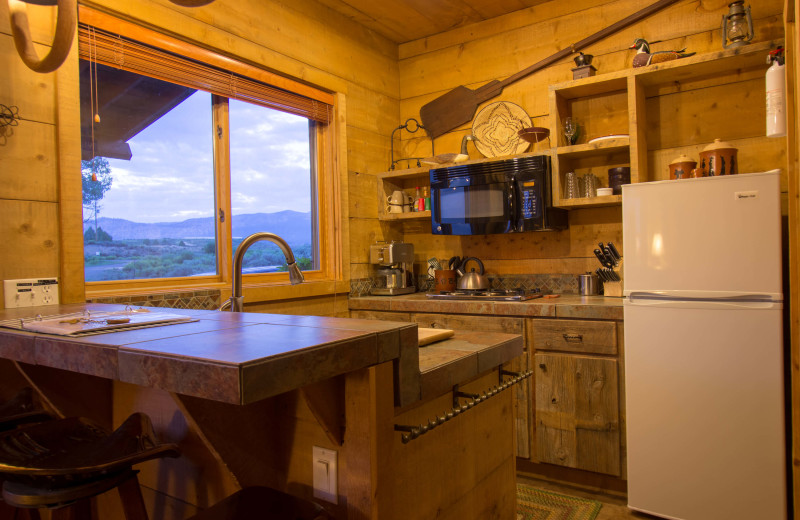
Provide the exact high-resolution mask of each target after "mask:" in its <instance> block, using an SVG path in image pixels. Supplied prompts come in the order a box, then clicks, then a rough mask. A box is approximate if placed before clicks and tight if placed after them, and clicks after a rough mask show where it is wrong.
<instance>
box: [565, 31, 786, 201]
mask: <svg viewBox="0 0 800 520" xmlns="http://www.w3.org/2000/svg"><path fill="white" fill-rule="evenodd" d="M782 44H783V41H782V40H773V41H764V42H757V43H753V44H750V45H746V46H744V47H738V48H734V49H725V50H721V51H718V52H710V53H706V54H702V55H699V56H690V57H688V58H683V59H679V60H675V61H669V62H664V63H658V64H655V65H649V66H647V67H640V68H630V69H625V70H620V71H616V72H611V73H608V74H602V75H599V76H593V77H590V78H583V79H577V80H572V81H566V82H563V83H558V84H555V85H551V86H550V89H549V94H550V119H549V124H550V135H551V138H553V139H554V140H555V141H556V142H558V143H559V144H560V145H561V146H558V147H557V148H555V150H554V153H552V156H553V163H552V190H553V193H552V197H553V205H554V206H556V207H561V208H567V209H577V208H591V207H597V206H609V205H615V204H621V203H622V197H621V196H620V195H614V196H612V197H602V198H601V199H602V202H598V198H579V199H565V198H563V197H562V193H563V188H562V186H563V183H564V179H565V176H566V174H567V172H570V171H574V172H576V173H577V174H578V175H581V174H586V173H592V174H594V175H596V176H597V177H598V178H599V179H600V185H601V186H607V181H608V177H607V171H608V169H610V168H614V167H618V166H630V169H631V183H638V182H645V181H648V180H660V179H663V178H665V175H667V174H666V173H665V172H666V165H667V164H668V162H669V161H670V160H671V159H673V158H674V157H673V155H674V156H677V155H680V154H681V153H687V154H689V155H694V156H697V155H698V154H699V150H701V149H702V148H703V147H704V146H705V145H707V144H709V143H711V142H712V141H713V140H714V138H721V139H724V140H727V141H729V142H736V144H737V147H739V149H740V152H741V151H744V153H740V155H739V163H740V165H741V163H742V160H743V157H742V155H745V157H744V160H745V161H747V160H748V157H749V156H752V157H751V158H750V163H751V167H750V168H748V169H750V170H752V171H757V170H765V169H770V167H767V166H769V165H768V164H760V163H759V160H761V161H762V162H765V161H768V159H760V157H762V156H763V157H769V156H770V154H771V155H775V153H772V152H771V151H767V152H766V153H761V154H758V153H756V152H755V151H756V150H757V149H759V148H761V149H763V148H764V143H763V141H764V138H763V136H762V135H759V132H760V131H762V130H760V129H759V128H758V127H757V126H758V124H759V123H760V124H762V125H763V123H762V122H760V121H755V119H758V118H756V117H754V116H753V115H752V114H750V117H748V114H747V113H746V112H745V111H743V110H742V107H746V106H750V105H752V101H751V99H762V98H759V97H758V92H749V93H750V94H751V97H750V98H748V99H747V100H744V99H739V97H742V96H745V97H746V95H747V93H748V91H749V90H752V89H754V88H755V89H756V90H757V87H758V86H757V85H756V83H759V82H760V83H759V85H760V84H761V83H763V78H762V76H763V74H764V71H766V68H767V65H766V62H765V60H766V56H767V54H768V52H769V51H770V50H772V49H775V48H777V47H778V46H779V45H782ZM740 81H741V82H743V83H742V84H743V85H746V87H739V88H738V89H737V87H736V86H733V85H731V84H732V83H736V82H740ZM747 81H749V82H750V84H747V83H746V82H747ZM748 87H749V88H748ZM726 88H727V89H728V90H725V89H726ZM762 88H763V87H762ZM702 89H708V91H707V92H704V91H702ZM714 89H716V90H714ZM689 91H694V92H696V93H697V95H693V94H687V92H689ZM742 92H744V93H742ZM669 94H675V96H668V95H669ZM737 95H738V97H737ZM659 96H661V97H659ZM718 96H722V97H721V98H719V97H718ZM668 97H669V98H674V99H670V100H666V98H668ZM651 98H656V100H655V101H649V100H650V99H651ZM721 100H722V101H725V102H727V103H729V105H730V106H729V107H724V106H723V105H722V103H720V101H721ZM737 102H738V104H737ZM748 102H749V103H750V105H747V103H748ZM666 103H669V106H667V105H666ZM704 103H705V104H704ZM721 106H723V108H720V107H721ZM682 112H683V113H687V112H688V114H687V115H685V116H684V118H683V119H679V116H680V115H681V113H682ZM699 113H702V114H705V115H706V116H707V117H708V118H709V119H708V120H707V121H704V122H703V124H700V123H699V122H698V120H697V116H696V115H697V114H699ZM737 115H739V116H741V117H744V118H745V119H748V121H746V123H747V125H744V126H746V128H739V126H741V125H736V124H734V123H735V118H736V117H737ZM566 117H572V118H574V119H576V120H577V121H578V123H579V124H580V125H581V134H583V138H584V139H586V137H587V136H588V137H589V138H592V137H595V136H599V135H612V134H628V135H629V137H628V138H618V139H609V140H604V141H598V142H595V143H585V144H577V145H572V146H564V137H563V134H562V128H563V124H562V121H563V120H564V119H565V118H566ZM715 117H716V119H714V118H715ZM648 118H649V119H650V120H648ZM667 122H669V125H666V123H667ZM690 124H691V128H687V126H689V125H690ZM553 136H554V137H553ZM768 148H769V147H768ZM770 150H771V148H770ZM776 153H777V152H776ZM773 167H774V166H773ZM662 170H663V171H662Z"/></svg>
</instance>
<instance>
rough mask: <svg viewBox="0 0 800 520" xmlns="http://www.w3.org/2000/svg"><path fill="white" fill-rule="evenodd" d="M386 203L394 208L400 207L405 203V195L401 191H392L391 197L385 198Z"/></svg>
mask: <svg viewBox="0 0 800 520" xmlns="http://www.w3.org/2000/svg"><path fill="white" fill-rule="evenodd" d="M386 202H388V203H389V204H391V205H395V206H402V205H403V204H405V203H406V194H405V193H403V192H402V190H394V191H393V192H392V194H391V195H389V196H388V197H386Z"/></svg>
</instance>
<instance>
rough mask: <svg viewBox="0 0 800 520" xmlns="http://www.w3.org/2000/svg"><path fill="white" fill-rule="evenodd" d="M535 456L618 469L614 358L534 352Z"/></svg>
mask: <svg viewBox="0 0 800 520" xmlns="http://www.w3.org/2000/svg"><path fill="white" fill-rule="evenodd" d="M534 367H535V375H534V378H535V381H536V390H535V394H536V407H535V417H536V457H537V459H538V460H539V461H540V462H546V463H550V464H558V465H560V466H566V467H569V468H577V469H584V470H588V471H595V472H598V473H606V474H609V475H615V476H619V475H620V431H619V393H618V388H619V383H618V377H619V374H618V370H617V360H615V359H609V358H601V357H597V356H584V355H574V354H555V353H552V354H551V353H542V352H537V353H536V354H534Z"/></svg>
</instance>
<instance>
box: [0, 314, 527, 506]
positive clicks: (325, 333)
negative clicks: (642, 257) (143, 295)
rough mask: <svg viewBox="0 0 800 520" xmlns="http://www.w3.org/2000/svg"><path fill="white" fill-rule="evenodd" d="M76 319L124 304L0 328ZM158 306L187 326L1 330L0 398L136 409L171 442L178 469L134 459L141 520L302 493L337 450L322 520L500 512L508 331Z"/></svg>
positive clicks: (87, 412)
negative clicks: (437, 330) (423, 340)
mask: <svg viewBox="0 0 800 520" xmlns="http://www.w3.org/2000/svg"><path fill="white" fill-rule="evenodd" d="M86 310H89V311H90V312H99V311H114V310H117V311H118V310H124V307H123V306H114V305H100V304H86V305H62V306H50V307H40V308H27V309H7V310H4V311H0V320H15V319H18V318H21V317H31V316H34V315H36V314H41V315H61V314H65V313H73V312H84V311H86ZM161 310H162V311H164V312H169V313H174V314H176V315H178V314H179V315H183V316H187V317H189V318H191V319H192V321H190V322H186V323H178V324H170V325H166V326H159V327H151V328H141V329H136V330H121V331H116V332H111V333H104V334H98V335H91V336H82V337H65V336H56V335H52V334H41V333H33V332H28V331H20V330H13V329H7V328H0V358H1V359H2V364H0V375H2V376H3V381H5V382H6V384H4V385H3V393H4V395H2V396H0V397H3V398H5V397H7V396H8V394H10V393H12V391H13V389H14V388H15V387H18V386H20V385H24V384H31V385H33V386H34V387H36V388H37V389H38V390H39V391H40V392H41V393H42V394H43V395H44V397H45V398H46V399H48V400H49V402H50V404H51V405H52V406H53V407H54V408H55V409H57V410H58V411H59V412H61V413H62V414H64V415H82V416H87V417H90V418H92V419H94V420H97V421H98V422H100V423H101V424H103V425H105V426H107V427H114V426H117V425H119V424H120V423H121V421H122V420H124V419H125V418H126V417H127V415H128V414H129V413H132V412H133V411H143V412H145V413H148V414H149V415H150V416H151V418H152V419H153V422H154V425H155V427H156V431H157V433H158V434H159V435H160V436H161V437H162V439H163V440H165V441H171V442H177V443H178V444H179V445H180V446H181V449H182V451H183V455H182V457H181V458H179V459H176V460H159V461H151V462H148V463H145V464H142V465H141V466H142V467H141V468H140V469H141V470H142V474H141V478H140V480H141V481H142V484H143V486H145V487H146V488H150V489H152V490H153V491H152V492H151V491H149V490H147V491H148V492H146V493H145V497H146V500H148V502H149V503H148V507H149V508H150V509H151V517H152V518H187V517H188V516H190V515H191V514H193V513H194V512H195V511H196V510H197V509H202V508H204V507H207V506H209V505H211V504H213V503H215V502H217V501H218V500H220V499H222V498H224V496H226V495H228V494H230V493H231V492H233V491H235V490H237V489H239V488H241V487H245V486H251V485H267V486H270V487H273V488H276V489H281V490H283V491H286V492H289V493H291V494H293V495H296V496H300V497H303V498H312V496H313V491H312V481H313V479H312V469H313V461H312V447H313V446H320V447H323V448H326V449H329V450H333V451H336V452H337V453H338V468H339V470H338V474H337V475H335V477H336V478H337V480H338V490H337V492H336V493H334V495H335V500H336V502H338V503H336V504H332V503H329V502H323V504H324V505H325V507H326V509H328V510H329V511H330V512H331V514H332V515H333V516H334V517H335V518H341V519H343V518H351V519H367V518H373V519H378V518H380V519H383V518H386V519H391V518H432V517H437V515H438V518H454V519H455V518H459V519H461V518H475V519H478V518H480V519H484V518H497V519H509V520H511V519H513V518H514V516H515V502H516V501H515V487H514V482H515V469H514V455H513V447H514V428H513V417H512V404H511V392H506V391H503V390H504V389H505V388H508V387H509V386H510V385H509V382H510V381H513V380H520V378H521V377H522V376H520V375H518V374H507V373H504V372H503V371H501V366H502V365H503V364H504V363H508V362H510V361H511V360H513V359H514V358H516V357H517V356H519V355H520V354H521V353H522V338H521V337H520V336H519V335H512V334H502V333H493V332H464V333H456V335H455V336H454V337H453V338H451V339H448V340H446V341H443V342H440V343H437V344H434V345H430V346H428V347H425V348H423V349H419V348H418V346H417V330H416V329H417V327H416V325H415V324H409V323H396V322H387V321H374V320H358V319H343V318H320V317H312V316H292V315H276V314H254V313H219V312H214V311H196V310H177V309H161ZM456 385H457V386H456ZM454 386H455V387H456V388H457V390H458V391H459V392H461V393H460V394H459V393H455V392H454V390H453V387H454ZM470 396H472V397H470ZM474 396H481V397H479V398H474ZM475 401H477V402H478V403H479V404H475V405H471V406H467V405H468V404H469V403H474V402H475ZM456 408H458V412H456V413H453V412H454V411H455V410H456ZM453 475H458V478H453ZM109 495H111V494H109ZM114 498H115V497H110V498H105V499H104V500H105V502H103V507H104V508H106V509H113V508H114V506H115V504H114V503H113V499H114ZM412 498H413V499H412Z"/></svg>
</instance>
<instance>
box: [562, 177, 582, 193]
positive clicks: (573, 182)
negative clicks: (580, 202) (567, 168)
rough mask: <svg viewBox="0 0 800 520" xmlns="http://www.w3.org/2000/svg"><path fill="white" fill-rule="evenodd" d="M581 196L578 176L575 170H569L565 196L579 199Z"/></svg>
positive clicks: (565, 184) (565, 182) (565, 183)
mask: <svg viewBox="0 0 800 520" xmlns="http://www.w3.org/2000/svg"><path fill="white" fill-rule="evenodd" d="M578 197H580V186H578V177H577V176H576V175H575V172H567V175H566V178H565V179H564V198H566V199H577V198H578Z"/></svg>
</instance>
